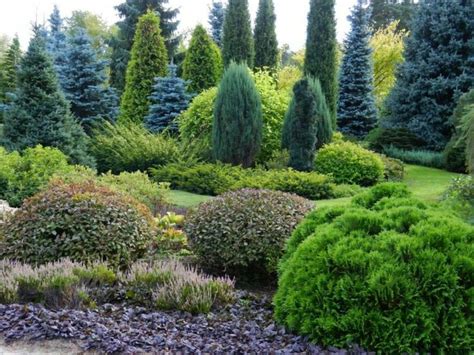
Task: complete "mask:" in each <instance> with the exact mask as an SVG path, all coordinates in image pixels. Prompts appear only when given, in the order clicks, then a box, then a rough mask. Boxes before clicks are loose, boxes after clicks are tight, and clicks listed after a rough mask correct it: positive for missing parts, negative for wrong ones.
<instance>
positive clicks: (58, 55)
mask: <svg viewBox="0 0 474 355" xmlns="http://www.w3.org/2000/svg"><path fill="white" fill-rule="evenodd" d="M48 22H49V26H50V30H49V32H47V33H46V36H47V44H46V48H47V50H48V53H49V54H50V55H51V57H52V58H53V62H54V67H55V69H56V73H57V74H58V79H59V83H60V85H61V87H62V86H63V84H64V80H65V77H64V73H63V70H64V68H66V66H67V59H66V50H67V40H66V34H65V32H64V25H63V19H62V18H61V14H60V13H59V9H58V7H57V6H56V5H54V8H53V12H52V13H51V15H50V17H49V19H48Z"/></svg>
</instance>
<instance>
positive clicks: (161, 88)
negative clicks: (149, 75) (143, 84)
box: [145, 64, 192, 134]
mask: <svg viewBox="0 0 474 355" xmlns="http://www.w3.org/2000/svg"><path fill="white" fill-rule="evenodd" d="M191 98H192V96H191V95H190V94H188V93H187V92H186V82H185V81H184V80H183V79H181V78H178V77H177V76H176V65H174V64H172V65H169V66H168V76H167V77H164V78H160V77H158V78H156V83H155V85H154V86H153V93H152V94H151V96H150V101H151V102H152V105H151V106H150V113H149V115H148V116H146V118H145V126H146V127H147V128H148V129H149V130H150V131H151V132H153V133H159V132H162V131H164V130H168V131H169V132H170V133H173V134H175V133H177V132H178V122H177V121H176V118H177V117H178V116H179V115H180V113H181V112H183V111H185V110H186V109H187V108H188V106H189V101H191Z"/></svg>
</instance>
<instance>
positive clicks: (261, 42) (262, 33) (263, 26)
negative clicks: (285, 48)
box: [254, 0, 278, 68]
mask: <svg viewBox="0 0 474 355" xmlns="http://www.w3.org/2000/svg"><path fill="white" fill-rule="evenodd" d="M275 21H276V16H275V7H274V6H273V0H260V2H259V4H258V12H257V19H256V21H255V30H254V43H255V60H254V67H255V68H264V67H267V68H275V67H276V66H277V64H278V41H277V36H276V32H275Z"/></svg>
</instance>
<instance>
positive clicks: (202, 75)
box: [183, 25, 222, 94]
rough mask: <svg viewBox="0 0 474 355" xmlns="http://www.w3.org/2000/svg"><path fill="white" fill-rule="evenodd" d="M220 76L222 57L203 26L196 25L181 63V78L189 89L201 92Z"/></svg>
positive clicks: (211, 85)
mask: <svg viewBox="0 0 474 355" xmlns="http://www.w3.org/2000/svg"><path fill="white" fill-rule="evenodd" d="M221 76H222V58H221V55H220V50H219V48H217V45H216V44H215V43H214V42H213V41H212V39H211V38H210V37H209V35H208V34H207V32H206V30H205V29H204V27H203V26H201V25H198V26H196V28H195V30H194V32H193V36H192V38H191V43H190V44H189V48H188V50H187V52H186V57H185V59H184V63H183V78H184V79H186V80H188V81H189V82H190V83H189V87H188V89H189V91H191V92H194V93H198V94H199V93H201V92H202V91H204V90H207V89H209V88H211V87H213V86H216V85H217V83H218V81H219V79H220V78H221Z"/></svg>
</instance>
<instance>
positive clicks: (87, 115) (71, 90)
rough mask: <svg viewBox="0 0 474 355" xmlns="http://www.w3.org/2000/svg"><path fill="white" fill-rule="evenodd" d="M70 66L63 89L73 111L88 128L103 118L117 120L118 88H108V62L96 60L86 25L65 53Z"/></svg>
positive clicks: (72, 39) (65, 69) (74, 36)
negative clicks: (116, 91)
mask: <svg viewBox="0 0 474 355" xmlns="http://www.w3.org/2000/svg"><path fill="white" fill-rule="evenodd" d="M66 59H67V63H68V64H67V66H66V67H65V68H64V69H63V70H62V72H63V73H64V77H65V78H64V83H63V90H64V93H65V95H66V99H68V100H69V102H70V103H71V111H72V113H73V114H74V116H75V117H76V119H77V120H78V121H79V123H80V124H81V125H82V127H83V128H84V129H85V130H86V132H91V130H92V129H93V128H94V126H96V124H97V123H100V122H102V121H103V120H108V121H115V119H116V118H117V114H118V98H117V94H116V93H115V90H114V89H112V88H110V87H107V75H106V72H105V69H106V65H107V63H106V62H105V61H103V60H98V59H97V53H96V51H95V49H94V48H93V47H92V43H91V40H90V38H89V36H88V35H87V34H86V32H85V30H84V29H83V28H80V29H78V30H77V31H76V34H75V35H73V37H71V38H70V41H69V45H68V50H67V52H66Z"/></svg>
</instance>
